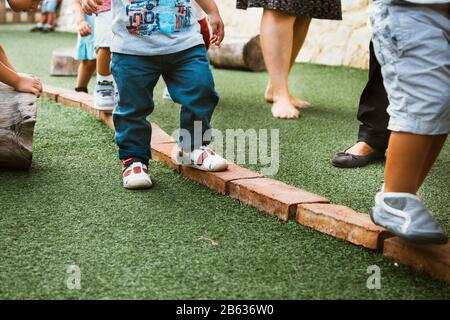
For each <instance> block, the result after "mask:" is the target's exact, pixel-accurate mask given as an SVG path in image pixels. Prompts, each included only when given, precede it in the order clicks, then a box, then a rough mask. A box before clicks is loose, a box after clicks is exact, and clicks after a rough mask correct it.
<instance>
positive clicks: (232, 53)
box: [208, 35, 266, 71]
mask: <svg viewBox="0 0 450 320" xmlns="http://www.w3.org/2000/svg"><path fill="white" fill-rule="evenodd" d="M208 57H209V61H210V62H211V64H212V65H213V66H215V67H217V68H227V69H241V70H250V71H264V70H266V64H265V63H264V57H263V54H262V50H261V42H260V39H259V35H258V36H255V37H253V38H250V39H249V38H248V37H241V36H231V37H227V38H225V40H224V42H223V43H222V44H221V46H220V47H214V46H213V47H211V49H210V50H209V52H208Z"/></svg>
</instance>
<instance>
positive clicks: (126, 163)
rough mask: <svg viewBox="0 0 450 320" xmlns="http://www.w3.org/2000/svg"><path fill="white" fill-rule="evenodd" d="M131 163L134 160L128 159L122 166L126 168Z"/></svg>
mask: <svg viewBox="0 0 450 320" xmlns="http://www.w3.org/2000/svg"><path fill="white" fill-rule="evenodd" d="M130 161H133V158H128V159H124V160H122V164H123V165H124V167H126V166H128V165H129V163H130Z"/></svg>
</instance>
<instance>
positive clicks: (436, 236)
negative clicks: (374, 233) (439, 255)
mask: <svg viewBox="0 0 450 320" xmlns="http://www.w3.org/2000/svg"><path fill="white" fill-rule="evenodd" d="M370 218H371V219H372V221H373V223H375V224H377V225H379V226H382V227H384V228H386V229H387V230H389V231H390V232H392V233H393V234H395V235H396V236H399V237H402V238H405V239H408V240H411V241H415V242H422V243H435V244H445V243H447V241H448V238H447V235H446V234H445V231H444V230H442V228H441V227H440V226H439V224H438V223H437V222H436V220H434V218H433V216H432V215H431V213H430V212H429V211H428V209H427V208H426V207H425V206H424V204H423V203H422V201H421V200H420V199H419V197H417V196H415V195H413V194H410V193H399V192H379V193H378V194H377V195H376V197H375V207H373V208H372V210H371V211H370Z"/></svg>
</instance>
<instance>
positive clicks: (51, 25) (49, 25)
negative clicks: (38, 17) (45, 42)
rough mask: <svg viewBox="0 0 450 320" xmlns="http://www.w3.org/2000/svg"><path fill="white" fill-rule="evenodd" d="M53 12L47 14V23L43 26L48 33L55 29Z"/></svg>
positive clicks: (54, 14)
mask: <svg viewBox="0 0 450 320" xmlns="http://www.w3.org/2000/svg"><path fill="white" fill-rule="evenodd" d="M55 17H56V13H55V12H49V13H48V15H47V23H46V24H45V26H44V27H45V29H46V30H48V31H52V30H53V29H54V27H55Z"/></svg>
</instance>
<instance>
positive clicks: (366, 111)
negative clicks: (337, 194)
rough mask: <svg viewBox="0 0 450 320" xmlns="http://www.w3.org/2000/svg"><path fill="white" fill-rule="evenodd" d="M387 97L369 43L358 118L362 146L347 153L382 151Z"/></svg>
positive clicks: (371, 45) (359, 153)
mask: <svg viewBox="0 0 450 320" xmlns="http://www.w3.org/2000/svg"><path fill="white" fill-rule="evenodd" d="M388 106H389V99H388V95H387V92H386V90H385V88H384V84H383V76H382V74H381V66H380V64H379V63H378V60H377V57H376V55H375V52H374V48H373V44H372V42H371V43H370V67H369V81H368V82H367V85H366V87H365V88H364V91H363V92H362V94H361V99H360V103H359V110H358V120H359V121H360V122H361V125H360V127H359V132H358V142H361V143H362V144H360V145H362V148H355V149H351V150H348V152H349V153H353V154H356V155H365V154H367V153H370V152H373V151H375V150H377V151H380V152H384V151H385V150H386V148H387V145H388V140H389V130H388V129H387V127H388V123H389V114H388V113H387V108H388Z"/></svg>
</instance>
